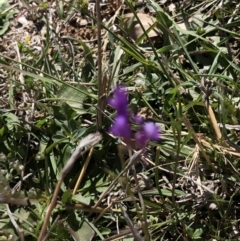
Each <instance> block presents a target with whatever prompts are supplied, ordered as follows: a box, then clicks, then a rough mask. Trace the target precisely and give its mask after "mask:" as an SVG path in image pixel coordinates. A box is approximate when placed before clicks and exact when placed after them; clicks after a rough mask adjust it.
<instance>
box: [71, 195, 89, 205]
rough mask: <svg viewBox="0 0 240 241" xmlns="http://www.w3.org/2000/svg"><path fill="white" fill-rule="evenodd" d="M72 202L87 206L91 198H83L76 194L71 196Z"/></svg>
mask: <svg viewBox="0 0 240 241" xmlns="http://www.w3.org/2000/svg"><path fill="white" fill-rule="evenodd" d="M72 200H74V201H76V202H80V203H84V204H86V205H89V204H90V201H91V198H90V197H84V196H82V195H81V194H80V193H78V194H76V195H73V196H72Z"/></svg>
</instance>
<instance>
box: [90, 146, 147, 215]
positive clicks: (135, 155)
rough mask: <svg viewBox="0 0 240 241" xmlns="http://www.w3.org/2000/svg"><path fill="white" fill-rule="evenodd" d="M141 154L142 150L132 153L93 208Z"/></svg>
mask: <svg viewBox="0 0 240 241" xmlns="http://www.w3.org/2000/svg"><path fill="white" fill-rule="evenodd" d="M141 154H142V150H140V151H137V152H136V153H134V154H133V156H132V157H131V158H130V161H129V163H128V164H127V165H126V166H125V167H124V169H123V170H122V171H121V172H120V173H119V174H118V176H117V177H116V178H115V179H114V180H113V182H112V183H111V184H110V185H109V187H108V188H107V190H106V191H105V192H103V193H102V194H101V196H100V197H99V199H98V201H97V203H96V204H95V205H94V207H93V208H96V207H98V206H99V204H100V203H101V202H102V200H103V198H105V197H106V196H107V194H108V193H109V192H111V191H112V189H113V188H114V187H115V185H116V183H117V182H118V179H119V178H120V177H121V176H122V175H123V174H124V173H125V172H126V171H127V170H129V168H131V167H132V165H134V163H135V162H136V161H137V160H138V157H139V156H140V155H141ZM91 214H92V212H90V214H89V215H91Z"/></svg>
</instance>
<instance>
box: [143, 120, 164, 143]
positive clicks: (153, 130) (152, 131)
mask: <svg viewBox="0 0 240 241" xmlns="http://www.w3.org/2000/svg"><path fill="white" fill-rule="evenodd" d="M143 132H144V135H145V136H146V138H147V139H148V140H151V141H157V140H159V138H160V130H159V128H158V127H157V126H156V125H155V124H154V123H153V122H146V123H144V124H143Z"/></svg>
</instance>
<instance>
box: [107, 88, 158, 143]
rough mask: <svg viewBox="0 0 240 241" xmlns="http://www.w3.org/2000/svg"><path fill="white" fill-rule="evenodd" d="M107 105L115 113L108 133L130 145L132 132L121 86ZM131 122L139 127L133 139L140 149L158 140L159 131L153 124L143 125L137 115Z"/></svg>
mask: <svg viewBox="0 0 240 241" xmlns="http://www.w3.org/2000/svg"><path fill="white" fill-rule="evenodd" d="M108 103H109V105H111V106H112V107H113V108H114V109H116V111H117V115H116V117H115V118H114V123H113V125H112V126H111V127H110V132H111V133H112V134H113V135H115V136H117V137H121V138H123V139H124V141H125V142H128V143H129V144H130V138H131V134H132V131H131V126H130V115H129V111H128V95H127V92H126V89H125V88H124V87H122V86H117V87H116V89H115V90H114V95H113V98H111V99H109V100H108ZM132 120H133V121H134V122H136V123H137V124H138V125H139V126H140V128H139V131H138V132H136V133H135V139H136V142H137V144H138V145H139V146H140V147H141V148H145V147H146V145H147V143H148V141H156V140H158V139H159V137H160V130H159V128H158V127H157V126H156V125H155V124H154V123H153V122H145V123H144V119H143V118H142V117H141V116H138V115H136V116H134V117H133V118H132Z"/></svg>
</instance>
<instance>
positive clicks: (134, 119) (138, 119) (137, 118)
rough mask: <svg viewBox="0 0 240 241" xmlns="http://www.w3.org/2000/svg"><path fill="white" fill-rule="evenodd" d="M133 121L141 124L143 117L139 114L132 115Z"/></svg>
mask: <svg viewBox="0 0 240 241" xmlns="http://www.w3.org/2000/svg"><path fill="white" fill-rule="evenodd" d="M133 121H135V122H136V123H138V124H142V123H143V122H144V119H143V117H142V116H140V115H135V116H134V117H133Z"/></svg>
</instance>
